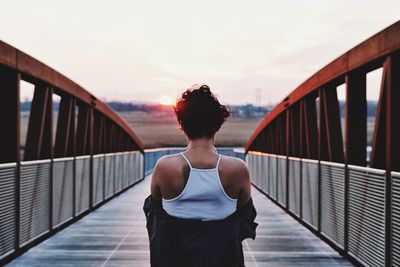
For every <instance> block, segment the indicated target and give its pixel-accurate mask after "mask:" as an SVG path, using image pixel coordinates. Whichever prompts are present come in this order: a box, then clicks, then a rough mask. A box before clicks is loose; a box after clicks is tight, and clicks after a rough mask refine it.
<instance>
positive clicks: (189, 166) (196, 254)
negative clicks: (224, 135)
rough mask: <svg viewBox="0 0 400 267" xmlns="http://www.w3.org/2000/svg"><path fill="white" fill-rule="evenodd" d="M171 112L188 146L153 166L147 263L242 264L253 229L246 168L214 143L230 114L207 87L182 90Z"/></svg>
mask: <svg viewBox="0 0 400 267" xmlns="http://www.w3.org/2000/svg"><path fill="white" fill-rule="evenodd" d="M174 111H175V114H176V116H177V119H178V123H179V125H180V128H181V129H182V130H183V132H184V133H185V135H186V137H187V140H188V146H187V148H186V150H185V151H184V152H182V153H179V154H176V155H169V156H164V157H162V158H161V159H159V160H158V162H157V164H156V166H155V168H154V172H153V176H152V181H151V199H152V201H153V206H156V205H157V204H154V203H159V204H161V205H158V212H153V213H151V212H149V210H151V208H149V206H147V212H146V205H145V212H146V216H147V219H148V220H147V227H148V231H149V238H150V249H151V262H152V266H174V267H175V266H203V267H206V266H243V252H242V246H241V241H242V240H243V239H244V238H247V237H252V238H253V239H254V237H255V227H256V224H255V223H254V218H255V209H254V206H253V205H252V202H251V198H250V177H249V171H248V168H247V166H246V164H245V163H244V162H243V161H242V160H240V159H237V158H233V157H228V156H222V155H219V154H218V153H217V150H216V148H215V145H214V144H215V135H216V133H217V132H218V130H219V129H220V127H221V125H222V124H223V123H224V122H225V120H226V118H227V117H228V116H229V112H228V110H227V108H226V107H225V106H224V105H221V104H220V103H219V101H218V100H217V98H216V97H215V96H214V95H213V94H212V93H211V91H210V88H209V87H208V86H206V85H203V86H201V87H200V88H198V89H192V90H187V91H186V92H184V93H183V94H182V97H181V98H180V99H179V100H178V101H177V103H176V105H175V107H174ZM154 209H155V208H154V207H153V210H154ZM154 214H158V215H157V216H154Z"/></svg>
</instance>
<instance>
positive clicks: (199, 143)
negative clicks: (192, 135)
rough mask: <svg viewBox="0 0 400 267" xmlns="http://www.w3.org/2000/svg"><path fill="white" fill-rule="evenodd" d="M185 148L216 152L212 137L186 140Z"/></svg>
mask: <svg viewBox="0 0 400 267" xmlns="http://www.w3.org/2000/svg"><path fill="white" fill-rule="evenodd" d="M187 150H194V151H210V152H214V153H215V152H216V149H215V144H214V138H197V139H194V140H188V146H187Z"/></svg>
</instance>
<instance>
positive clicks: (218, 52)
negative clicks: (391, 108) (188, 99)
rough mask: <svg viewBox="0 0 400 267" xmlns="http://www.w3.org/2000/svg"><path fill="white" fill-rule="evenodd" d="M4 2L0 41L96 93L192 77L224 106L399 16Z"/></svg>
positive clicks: (109, 95)
mask: <svg viewBox="0 0 400 267" xmlns="http://www.w3.org/2000/svg"><path fill="white" fill-rule="evenodd" d="M1 9H2V15H1V16H0V39H1V40H3V41H5V42H7V43H9V44H11V45H13V46H15V47H17V48H18V49H20V50H22V51H24V52H27V53H28V54H30V55H32V56H33V57H35V58H37V59H39V60H41V61H43V62H44V63H46V64H48V65H50V66H51V67H53V68H55V69H56V70H58V71H60V72H61V73H63V74H65V75H66V76H68V77H69V78H71V79H72V80H74V81H75V82H77V83H79V84H80V85H82V86H83V87H84V88H86V89H87V90H89V91H90V92H92V93H93V94H95V95H96V96H97V97H99V98H100V99H103V100H104V99H106V100H120V101H145V102H149V101H152V102H158V101H159V99H160V96H165V97H173V98H175V97H176V96H177V95H178V93H179V92H181V91H183V90H184V89H186V88H188V87H190V86H191V85H193V84H195V83H198V84H201V83H206V84H208V85H209V86H210V87H211V89H212V91H214V92H215V93H216V94H217V95H218V96H219V97H220V99H221V100H222V102H224V103H228V104H243V103H254V102H255V92H256V88H261V89H260V90H261V92H262V93H261V95H262V99H261V104H268V103H273V102H277V101H280V100H281V99H282V98H284V97H285V95H287V94H288V93H289V92H290V91H292V90H293V89H294V88H295V87H296V86H298V85H299V84H300V83H301V82H303V81H304V80H305V79H306V78H308V77H309V76H310V75H312V74H313V73H315V72H316V71H317V70H319V69H320V68H321V67H323V66H324V65H326V64H327V63H329V62H330V61H331V60H333V59H334V58H336V57H338V56H339V55H340V54H342V53H344V52H346V51H347V50H349V49H351V48H352V47H353V46H355V45H357V44H358V43H360V42H361V41H363V40H365V39H366V38H368V37H370V36H371V35H372V34H374V33H376V32H378V31H380V30H382V29H384V28H385V27H387V26H389V25H390V24H392V23H394V22H396V21H397V20H399V19H400V1H399V0H385V1H365V0H335V1H314V0H303V1H296V0H290V1H269V0H260V1H250V0H247V1H239V0H230V1H225V0H224V1H217V0H213V1H212V0H202V1H198V0H197V1H188V0H182V1H181V0H179V1H177V0H168V1H119V0H114V1H100V0H97V1H75V0H69V1H63V2H61V1H50V0H48V1H40V0H36V1H18V0H3V1H2V3H1ZM375 76H379V75H375ZM375 91H376V92H372V93H369V98H371V99H374V98H376V97H377V90H375Z"/></svg>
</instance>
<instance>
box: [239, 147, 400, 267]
mask: <svg viewBox="0 0 400 267" xmlns="http://www.w3.org/2000/svg"><path fill="white" fill-rule="evenodd" d="M279 161H280V163H279ZM246 162H247V164H248V166H249V170H250V175H251V177H252V182H253V184H254V185H255V186H256V187H258V189H259V190H261V191H262V192H263V193H264V194H266V195H267V196H268V197H269V198H270V199H272V200H273V201H274V202H275V203H276V204H277V205H279V206H281V207H282V208H283V209H285V210H286V211H287V212H288V213H289V214H291V215H292V216H293V217H294V218H296V219H297V220H299V221H300V222H301V223H302V224H304V225H306V226H307V227H308V228H309V229H310V230H312V231H313V232H314V233H315V234H317V235H318V236H320V237H321V238H322V239H323V240H325V241H327V242H328V243H329V244H330V245H331V246H333V247H334V248H335V249H336V250H338V251H339V252H340V253H341V254H343V255H345V256H347V257H349V258H350V259H351V260H352V261H353V262H354V263H357V264H362V265H365V266H385V264H386V248H387V246H390V247H393V251H392V255H393V266H397V265H398V263H399V262H400V253H399V252H400V246H399V245H400V235H399V233H400V231H399V230H400V223H399V222H400V219H399V218H400V208H399V207H400V205H399V203H400V173H397V172H392V173H391V174H390V177H391V178H390V181H391V183H392V184H393V187H392V192H391V195H390V196H389V198H390V202H391V207H392V210H391V216H392V217H391V218H388V217H387V216H386V213H385V205H386V197H388V196H387V191H386V185H385V183H386V171H385V170H381V169H374V168H368V167H360V166H353V165H345V164H342V163H333V162H325V161H318V160H310V159H300V158H294V157H282V156H279V155H274V154H267V153H261V152H257V151H249V152H248V153H247V155H246ZM281 166H287V167H286V168H284V167H281ZM346 176H348V177H347V178H346ZM346 180H348V181H349V183H348V184H346V182H345V181H346ZM282 194H283V195H282ZM286 194H287V195H286ZM284 199H286V200H288V201H284ZM386 220H391V221H393V222H392V225H393V229H392V232H393V236H392V238H391V239H387V238H386V236H385V234H386ZM388 242H391V244H388Z"/></svg>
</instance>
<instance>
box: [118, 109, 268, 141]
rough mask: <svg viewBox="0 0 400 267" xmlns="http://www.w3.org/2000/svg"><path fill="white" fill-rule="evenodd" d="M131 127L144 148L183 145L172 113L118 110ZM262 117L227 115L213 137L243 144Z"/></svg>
mask: <svg viewBox="0 0 400 267" xmlns="http://www.w3.org/2000/svg"><path fill="white" fill-rule="evenodd" d="M118 114H119V115H121V116H122V117H123V118H124V119H125V120H126V121H127V122H128V124H129V125H130V126H131V127H132V128H133V130H134V131H135V133H136V134H137V135H138V137H139V139H140V140H141V141H142V143H143V145H144V147H145V148H156V147H171V146H186V145H187V142H186V139H185V135H184V134H183V132H182V131H181V130H180V129H179V127H178V123H177V121H176V118H175V116H174V114H172V113H171V114H170V115H166V114H151V113H146V112H137V111H131V112H118ZM261 120H262V118H238V117H230V118H228V121H226V122H225V124H224V125H223V126H222V127H221V129H220V131H219V132H218V134H217V137H216V145H217V146H224V147H243V146H244V145H245V144H246V142H247V140H248V139H249V138H250V135H251V134H252V133H253V131H254V130H255V129H256V127H257V126H258V124H259V123H260V121H261Z"/></svg>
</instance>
